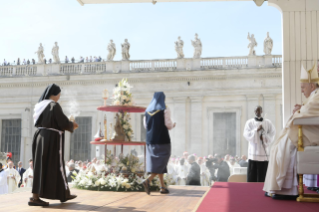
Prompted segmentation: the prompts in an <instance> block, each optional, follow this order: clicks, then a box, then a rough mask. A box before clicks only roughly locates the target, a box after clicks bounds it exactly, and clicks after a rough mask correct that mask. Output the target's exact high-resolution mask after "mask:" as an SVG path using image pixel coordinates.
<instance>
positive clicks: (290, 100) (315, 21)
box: [268, 0, 319, 123]
mask: <svg viewBox="0 0 319 212" xmlns="http://www.w3.org/2000/svg"><path fill="white" fill-rule="evenodd" d="M268 5H269V6H273V7H276V8H277V9H278V10H279V11H280V12H281V14H282V26H283V29H282V32H283V54H282V56H283V60H282V61H283V64H282V65H283V66H282V77H283V85H282V94H283V98H282V101H283V117H284V123H286V121H287V120H288V118H289V115H290V114H291V111H292V110H293V107H294V105H295V104H296V103H299V104H300V103H301V100H302V97H301V91H300V85H299V79H300V68H301V65H302V64H303V66H304V67H305V68H306V69H310V68H311V67H312V66H313V63H314V61H317V60H318V49H319V42H318V34H319V1H318V0H269V1H268Z"/></svg>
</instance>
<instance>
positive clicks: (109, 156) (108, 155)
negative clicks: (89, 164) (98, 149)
mask: <svg viewBox="0 0 319 212" xmlns="http://www.w3.org/2000/svg"><path fill="white" fill-rule="evenodd" d="M102 158H105V161H104V160H101V164H106V165H112V162H113V158H114V157H113V155H112V151H111V150H107V151H106V154H105V156H104V155H102Z"/></svg>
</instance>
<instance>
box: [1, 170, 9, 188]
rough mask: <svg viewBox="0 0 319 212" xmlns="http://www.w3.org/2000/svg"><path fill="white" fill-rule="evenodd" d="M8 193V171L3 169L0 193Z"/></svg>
mask: <svg viewBox="0 0 319 212" xmlns="http://www.w3.org/2000/svg"><path fill="white" fill-rule="evenodd" d="M7 193H8V183H7V172H6V171H5V170H4V169H3V170H2V171H1V172H0V194H7Z"/></svg>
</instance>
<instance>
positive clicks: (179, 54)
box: [175, 36, 184, 59]
mask: <svg viewBox="0 0 319 212" xmlns="http://www.w3.org/2000/svg"><path fill="white" fill-rule="evenodd" d="M183 47H184V41H182V40H181V37H180V36H178V41H176V42H175V51H176V52H177V59H182V58H184V52H183Z"/></svg>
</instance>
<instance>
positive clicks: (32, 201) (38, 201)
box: [28, 197, 49, 206]
mask: <svg viewBox="0 0 319 212" xmlns="http://www.w3.org/2000/svg"><path fill="white" fill-rule="evenodd" d="M28 205H29V206H49V203H48V202H44V201H43V200H41V199H34V198H33V197H31V198H30V201H29V202H28Z"/></svg>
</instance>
